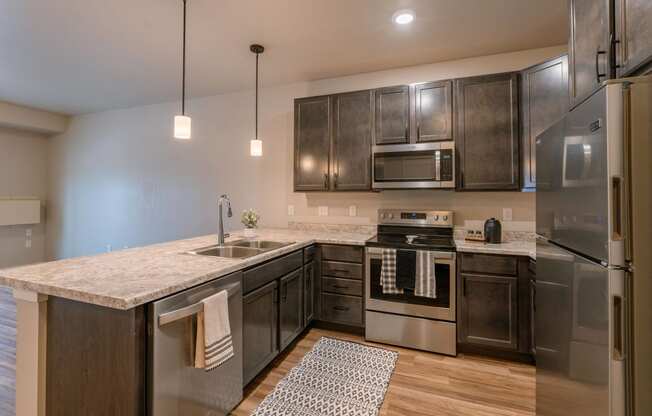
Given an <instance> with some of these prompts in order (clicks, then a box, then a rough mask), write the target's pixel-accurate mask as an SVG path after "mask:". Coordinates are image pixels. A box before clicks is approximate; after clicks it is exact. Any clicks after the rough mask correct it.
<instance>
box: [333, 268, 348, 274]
mask: <svg viewBox="0 0 652 416" xmlns="http://www.w3.org/2000/svg"><path fill="white" fill-rule="evenodd" d="M331 271H332V272H334V273H349V271H348V270H342V269H331Z"/></svg>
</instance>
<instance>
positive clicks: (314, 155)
mask: <svg viewBox="0 0 652 416" xmlns="http://www.w3.org/2000/svg"><path fill="white" fill-rule="evenodd" d="M330 108H331V99H330V97H328V96H325V97H309V98H301V99H297V100H295V101H294V190H295V191H327V190H328V189H329V187H330V175H329V154H330V136H331V132H330V125H331V122H330Z"/></svg>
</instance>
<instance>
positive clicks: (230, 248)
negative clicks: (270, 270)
mask: <svg viewBox="0 0 652 416" xmlns="http://www.w3.org/2000/svg"><path fill="white" fill-rule="evenodd" d="M291 244H294V242H280V241H267V240H237V241H232V242H229V243H224V244H223V245H214V246H209V247H204V248H200V249H197V250H193V251H189V252H188V253H189V254H194V255H198V256H213V257H225V258H232V259H244V258H247V257H252V256H255V255H258V254H261V253H265V252H266V251H271V250H276V249H278V248H281V247H286V246H289V245H291Z"/></svg>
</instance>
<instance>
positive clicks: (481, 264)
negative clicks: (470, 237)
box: [461, 253, 518, 276]
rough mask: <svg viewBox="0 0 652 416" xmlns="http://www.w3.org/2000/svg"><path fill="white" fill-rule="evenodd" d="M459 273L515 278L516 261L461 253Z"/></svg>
mask: <svg viewBox="0 0 652 416" xmlns="http://www.w3.org/2000/svg"><path fill="white" fill-rule="evenodd" d="M461 271H462V272H469V273H483V274H485V273H490V274H500V275H507V276H516V275H518V259H517V258H516V257H512V256H496V255H491V254H475V253H461Z"/></svg>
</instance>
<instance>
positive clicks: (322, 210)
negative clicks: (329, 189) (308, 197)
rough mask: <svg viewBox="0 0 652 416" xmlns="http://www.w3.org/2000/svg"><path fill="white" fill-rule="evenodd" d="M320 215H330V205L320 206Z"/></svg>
mask: <svg viewBox="0 0 652 416" xmlns="http://www.w3.org/2000/svg"><path fill="white" fill-rule="evenodd" d="M318 215H319V216H320V217H327V216H328V207H326V206H320V207H319V209H318Z"/></svg>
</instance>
